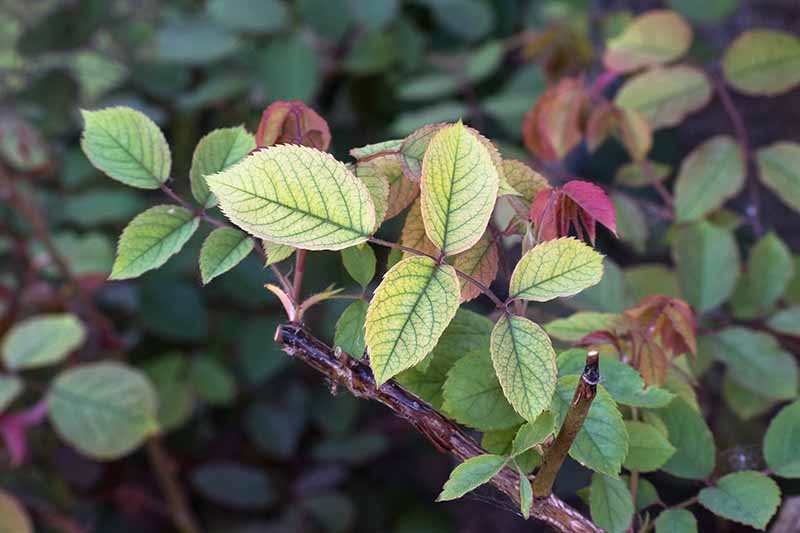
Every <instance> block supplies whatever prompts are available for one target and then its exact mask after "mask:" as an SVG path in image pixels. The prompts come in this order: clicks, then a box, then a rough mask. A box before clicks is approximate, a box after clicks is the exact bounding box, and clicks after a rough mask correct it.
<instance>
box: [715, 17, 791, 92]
mask: <svg viewBox="0 0 800 533" xmlns="http://www.w3.org/2000/svg"><path fill="white" fill-rule="evenodd" d="M722 71H723V73H724V74H725V79H726V80H728V83H730V84H731V85H732V86H733V87H734V88H735V89H736V90H738V91H740V92H743V93H745V94H751V95H775V94H781V93H785V92H786V91H789V90H791V89H793V88H794V87H796V86H797V85H798V84H800V39H798V38H797V37H796V36H794V35H792V34H790V33H787V32H783V31H776V30H766V29H756V30H752V31H748V32H745V33H743V34H742V35H740V36H739V37H738V38H737V39H736V40H735V41H733V43H732V44H731V45H730V46H729V47H728V49H727V50H726V51H725V57H724V58H723V59H722Z"/></svg>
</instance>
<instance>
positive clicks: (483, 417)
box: [442, 350, 522, 431]
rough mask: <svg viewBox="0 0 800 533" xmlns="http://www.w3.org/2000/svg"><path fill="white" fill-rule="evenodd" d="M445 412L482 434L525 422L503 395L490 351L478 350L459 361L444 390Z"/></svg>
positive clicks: (443, 406)
mask: <svg viewBox="0 0 800 533" xmlns="http://www.w3.org/2000/svg"><path fill="white" fill-rule="evenodd" d="M443 398H444V402H443V404H442V411H444V412H445V413H447V415H448V416H450V417H451V418H453V419H454V420H455V421H456V422H458V423H460V424H464V425H466V426H469V427H471V428H475V429H477V430H479V431H495V430H498V429H506V428H510V427H515V426H517V425H519V424H520V423H522V419H521V418H520V417H519V415H517V413H516V412H515V411H514V408H513V407H511V405H509V403H508V402H507V401H506V399H505V397H504V396H503V389H502V388H500V382H499V381H498V380H497V376H496V375H495V373H494V368H492V360H491V358H490V356H489V350H485V351H484V350H476V351H473V352H471V353H469V354H467V355H465V356H464V357H462V358H460V359H459V360H458V361H456V362H455V364H454V365H453V367H452V368H451V369H450V371H449V372H448V373H447V380H446V381H445V383H444V387H443Z"/></svg>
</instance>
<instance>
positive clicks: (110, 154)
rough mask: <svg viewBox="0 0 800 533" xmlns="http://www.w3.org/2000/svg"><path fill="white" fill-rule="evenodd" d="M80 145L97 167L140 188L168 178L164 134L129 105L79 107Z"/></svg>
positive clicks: (168, 167)
mask: <svg viewBox="0 0 800 533" xmlns="http://www.w3.org/2000/svg"><path fill="white" fill-rule="evenodd" d="M81 115H82V116H83V120H84V123H85V125H84V129H83V136H82V137H81V147H82V148H83V151H84V153H85V154H86V157H88V158H89V161H91V162H92V165H94V166H95V167H96V168H97V169H98V170H101V171H102V172H104V173H105V174H107V175H108V176H109V177H110V178H113V179H115V180H117V181H120V182H122V183H124V184H125V185H130V186H131V187H138V188H140V189H158V188H159V186H160V185H161V184H162V183H164V182H165V181H167V178H168V177H169V171H170V166H171V165H172V156H171V155H170V152H169V145H168V144H167V140H166V139H165V138H164V134H163V133H162V132H161V130H160V129H159V128H158V126H156V124H155V123H154V122H153V121H152V120H150V119H149V118H148V117H147V116H146V115H145V114H144V113H142V112H140V111H136V110H134V109H131V108H129V107H108V108H106V109H101V110H99V111H87V110H82V111H81Z"/></svg>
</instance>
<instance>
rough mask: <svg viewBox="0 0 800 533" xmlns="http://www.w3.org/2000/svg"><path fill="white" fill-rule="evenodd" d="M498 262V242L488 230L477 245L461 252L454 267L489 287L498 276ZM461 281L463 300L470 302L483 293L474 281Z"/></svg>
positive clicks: (454, 261)
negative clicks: (496, 242)
mask: <svg viewBox="0 0 800 533" xmlns="http://www.w3.org/2000/svg"><path fill="white" fill-rule="evenodd" d="M498 264H499V256H498V254H497V244H495V242H494V239H493V238H492V235H491V233H489V231H488V230H487V231H485V232H484V233H483V237H481V240H479V241H478V242H477V243H476V244H475V246H473V247H472V248H470V249H469V250H465V251H463V252H461V253H460V254H458V255H457V256H455V259H454V260H453V267H455V269H456V270H460V271H461V272H464V273H466V274H468V275H470V276H472V277H473V278H475V279H476V280H478V281H480V282H481V283H483V284H484V285H486V286H487V287H488V286H489V285H491V284H492V282H493V281H494V278H495V276H497V267H498ZM460 281H461V301H462V302H468V301H470V300H472V299H473V298H477V297H478V296H479V295H480V294H481V291H480V289H479V288H478V287H476V286H475V285H474V284H473V283H471V282H469V281H466V280H463V279H462V280H460Z"/></svg>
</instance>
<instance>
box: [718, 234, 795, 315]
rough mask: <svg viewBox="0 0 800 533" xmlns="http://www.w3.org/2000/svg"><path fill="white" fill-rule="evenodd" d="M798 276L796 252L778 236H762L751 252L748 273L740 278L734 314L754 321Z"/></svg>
mask: <svg viewBox="0 0 800 533" xmlns="http://www.w3.org/2000/svg"><path fill="white" fill-rule="evenodd" d="M793 274H794V262H793V260H792V252H791V251H790V250H789V248H788V247H787V246H786V244H784V242H783V241H782V240H781V239H780V237H778V236H777V235H776V234H775V233H773V232H770V233H767V234H766V235H764V236H763V237H761V238H760V239H759V240H758V242H756V244H755V245H754V246H753V247H752V248H751V249H750V255H749V256H748V257H747V270H746V271H745V272H744V274H743V275H742V277H741V278H740V279H739V283H738V284H737V286H736V290H735V291H734V293H733V296H732V297H731V305H732V307H733V315H734V316H735V317H736V318H740V319H753V318H758V317H762V316H764V315H765V314H767V313H768V312H769V311H770V310H771V309H772V306H774V305H775V304H776V303H777V302H778V300H779V299H780V297H781V296H783V293H784V292H785V291H786V288H787V287H788V286H789V281H790V280H791V279H792V275H793Z"/></svg>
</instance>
